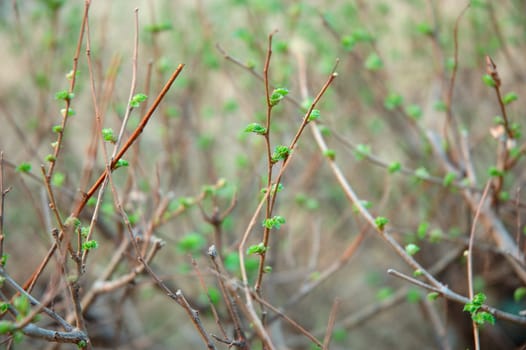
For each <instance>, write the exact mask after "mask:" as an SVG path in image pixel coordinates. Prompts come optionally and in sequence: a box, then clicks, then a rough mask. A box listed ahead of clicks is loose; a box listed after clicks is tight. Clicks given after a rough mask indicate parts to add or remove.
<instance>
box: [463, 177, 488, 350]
mask: <svg viewBox="0 0 526 350" xmlns="http://www.w3.org/2000/svg"><path fill="white" fill-rule="evenodd" d="M490 185H491V182H488V183H487V184H486V187H485V188H484V192H483V193H482V197H481V198H480V203H479V206H478V207H477V209H476V211H475V217H474V218H473V223H472V224H471V233H470V234H469V245H468V256H467V264H466V266H467V269H468V273H467V274H468V292H469V294H468V295H469V298H470V299H471V300H473V242H474V240H475V230H476V227H477V221H478V218H479V215H480V209H481V207H482V205H483V204H484V202H485V200H486V196H487V195H488V191H489V189H490ZM471 323H472V325H473V341H474V344H475V349H476V350H480V337H479V328H478V325H477V323H476V322H475V321H473V320H472V321H471Z"/></svg>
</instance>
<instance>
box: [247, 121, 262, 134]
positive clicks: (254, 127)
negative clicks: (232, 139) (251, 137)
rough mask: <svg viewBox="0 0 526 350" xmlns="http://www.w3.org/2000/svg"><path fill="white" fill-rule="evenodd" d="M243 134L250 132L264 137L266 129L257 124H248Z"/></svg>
mask: <svg viewBox="0 0 526 350" xmlns="http://www.w3.org/2000/svg"><path fill="white" fill-rule="evenodd" d="M244 131H245V132H252V133H254V134H258V135H265V134H266V133H267V128H265V127H264V126H262V125H261V124H258V123H250V124H248V125H247V127H246V128H245V130H244Z"/></svg>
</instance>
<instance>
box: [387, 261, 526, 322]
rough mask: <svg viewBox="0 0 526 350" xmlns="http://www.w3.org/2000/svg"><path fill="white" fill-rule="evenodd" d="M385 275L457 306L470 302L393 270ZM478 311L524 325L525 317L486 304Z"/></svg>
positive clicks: (447, 289) (449, 291) (444, 287)
mask: <svg viewBox="0 0 526 350" xmlns="http://www.w3.org/2000/svg"><path fill="white" fill-rule="evenodd" d="M387 273H388V274H390V275H393V276H395V277H398V278H401V279H403V280H405V281H407V282H410V283H412V284H414V285H415V286H418V287H420V288H424V289H427V290H429V291H432V292H436V293H438V294H440V295H442V296H443V297H444V298H446V299H448V300H451V301H454V302H456V303H459V304H462V305H466V304H467V303H470V302H471V299H469V298H466V297H465V296H462V295H460V294H457V293H455V292H453V291H452V290H451V289H449V288H448V287H446V286H441V287H434V286H432V285H429V284H427V283H425V282H422V281H420V280H417V279H416V278H413V277H410V276H407V275H405V274H403V273H401V272H398V271H396V270H394V269H389V270H387ZM480 310H482V311H487V312H489V313H490V314H492V315H493V316H495V317H496V318H498V319H500V320H506V321H510V322H513V323H516V324H520V325H526V316H518V315H514V314H510V313H508V312H504V311H501V310H499V309H497V308H494V307H492V306H489V305H486V304H483V305H482V306H481V307H480Z"/></svg>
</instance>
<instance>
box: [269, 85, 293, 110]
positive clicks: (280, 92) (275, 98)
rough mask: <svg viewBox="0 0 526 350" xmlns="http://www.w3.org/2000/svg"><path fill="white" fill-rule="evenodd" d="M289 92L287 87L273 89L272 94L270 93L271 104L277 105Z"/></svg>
mask: <svg viewBox="0 0 526 350" xmlns="http://www.w3.org/2000/svg"><path fill="white" fill-rule="evenodd" d="M288 93H289V90H288V89H285V88H277V89H274V91H272V94H271V95H270V98H269V102H270V106H271V107H274V106H275V105H277V104H278V103H279V102H280V101H281V100H283V99H284V98H285V96H287V95H288Z"/></svg>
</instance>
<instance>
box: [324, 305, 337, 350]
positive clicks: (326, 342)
mask: <svg viewBox="0 0 526 350" xmlns="http://www.w3.org/2000/svg"><path fill="white" fill-rule="evenodd" d="M339 307H340V300H339V299H334V302H333V303H332V308H331V313H330V316H329V322H328V324H327V331H326V332H325V338H323V349H325V350H329V344H330V343H331V337H332V331H333V329H334V322H335V321H336V313H337V312H338V308H339Z"/></svg>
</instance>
